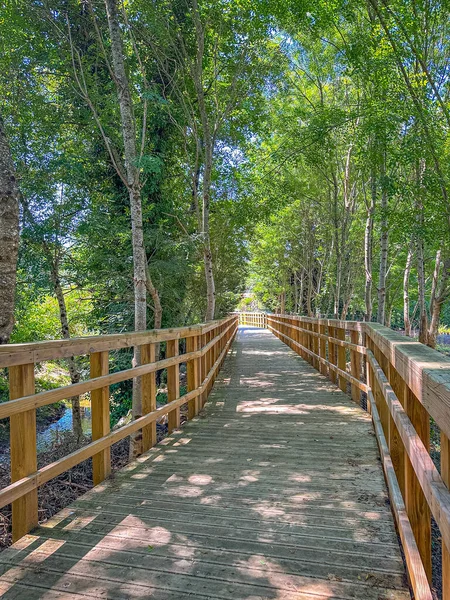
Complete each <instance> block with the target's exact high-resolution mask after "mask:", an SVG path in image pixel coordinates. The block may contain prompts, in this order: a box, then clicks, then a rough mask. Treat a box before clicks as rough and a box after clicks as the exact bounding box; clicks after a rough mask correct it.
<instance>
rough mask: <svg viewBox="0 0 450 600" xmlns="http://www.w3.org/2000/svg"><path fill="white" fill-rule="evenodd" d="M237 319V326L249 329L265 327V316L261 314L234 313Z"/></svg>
mask: <svg viewBox="0 0 450 600" xmlns="http://www.w3.org/2000/svg"><path fill="white" fill-rule="evenodd" d="M235 314H237V315H238V317H239V325H247V326H249V327H260V328H262V329H265V328H266V327H267V320H266V314H265V313H262V312H238V313H235Z"/></svg>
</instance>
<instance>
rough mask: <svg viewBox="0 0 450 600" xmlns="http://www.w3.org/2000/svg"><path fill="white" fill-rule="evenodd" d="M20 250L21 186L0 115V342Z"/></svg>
mask: <svg viewBox="0 0 450 600" xmlns="http://www.w3.org/2000/svg"><path fill="white" fill-rule="evenodd" d="M18 249H19V187H18V185H17V179H16V171H15V168H14V163H13V160H12V157H11V150H10V147H9V143H8V139H7V137H6V132H5V128H4V124H3V121H2V118H1V116H0V307H1V308H0V344H6V343H8V341H9V337H10V335H11V331H12V329H13V326H14V300H15V294H16V274H17V253H18Z"/></svg>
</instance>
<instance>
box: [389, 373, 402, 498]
mask: <svg viewBox="0 0 450 600" xmlns="http://www.w3.org/2000/svg"><path fill="white" fill-rule="evenodd" d="M388 380H389V383H390V384H391V386H392V389H393V390H394V393H395V395H396V396H397V398H398V400H399V402H400V404H401V405H402V406H403V408H404V396H405V387H406V384H405V382H404V381H403V379H402V378H401V377H400V375H399V374H398V373H397V371H396V369H395V367H394V365H393V364H392V363H391V362H389V364H388ZM388 444H389V452H390V454H391V458H392V464H393V465H394V469H395V474H396V476H397V481H398V485H399V487H400V491H401V493H402V496H403V498H404V497H405V456H406V452H405V446H404V445H403V441H402V438H401V437H400V434H399V432H398V429H397V426H396V425H395V423H394V419H393V418H392V416H390V423H389V440H388Z"/></svg>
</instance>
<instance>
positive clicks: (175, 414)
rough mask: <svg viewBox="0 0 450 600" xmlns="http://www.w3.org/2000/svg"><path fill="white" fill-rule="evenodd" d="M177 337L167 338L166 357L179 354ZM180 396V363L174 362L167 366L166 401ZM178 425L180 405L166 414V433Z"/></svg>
mask: <svg viewBox="0 0 450 600" xmlns="http://www.w3.org/2000/svg"><path fill="white" fill-rule="evenodd" d="M179 351H180V350H179V342H178V339H175V340H167V342H166V358H172V357H173V356H178V354H179ZM179 397H180V365H179V364H176V365H173V366H172V367H168V368H167V402H168V403H170V402H172V401H173V400H176V399H177V398H179ZM179 426H180V407H179V406H177V407H176V408H174V409H173V410H171V411H170V412H169V415H168V433H172V431H173V430H174V429H178V427H179Z"/></svg>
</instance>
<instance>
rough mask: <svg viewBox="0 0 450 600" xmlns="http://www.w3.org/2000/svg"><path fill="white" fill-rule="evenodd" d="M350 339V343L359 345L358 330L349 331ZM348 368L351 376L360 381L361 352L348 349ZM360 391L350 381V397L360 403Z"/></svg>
mask: <svg viewBox="0 0 450 600" xmlns="http://www.w3.org/2000/svg"><path fill="white" fill-rule="evenodd" d="M350 340H351V342H352V344H356V345H357V346H359V345H360V343H359V331H351V332H350ZM350 369H351V373H352V377H354V378H355V379H357V380H358V381H360V379H361V354H360V353H359V352H358V351H357V350H353V349H352V350H350ZM360 398H361V392H360V391H359V388H358V386H356V385H355V384H354V383H352V399H353V401H354V402H356V403H357V404H360Z"/></svg>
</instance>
